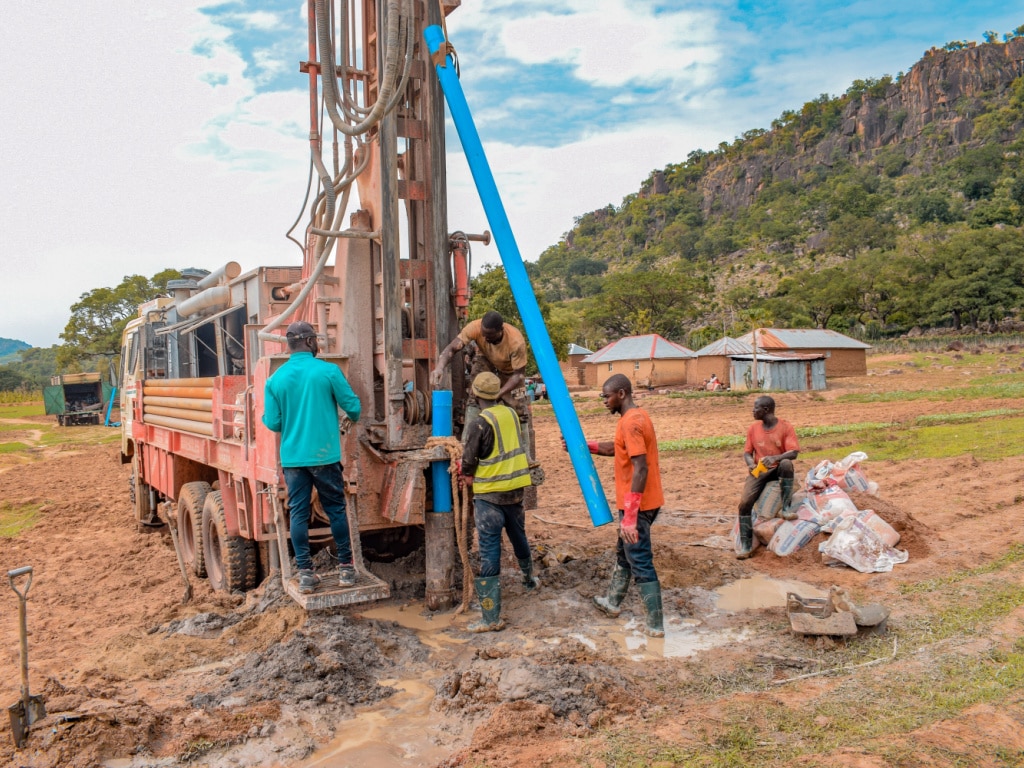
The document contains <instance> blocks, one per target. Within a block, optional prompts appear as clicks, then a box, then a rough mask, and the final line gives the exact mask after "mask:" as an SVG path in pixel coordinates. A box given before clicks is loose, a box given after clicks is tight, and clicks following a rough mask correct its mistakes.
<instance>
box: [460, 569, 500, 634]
mask: <svg viewBox="0 0 1024 768" xmlns="http://www.w3.org/2000/svg"><path fill="white" fill-rule="evenodd" d="M473 586H474V587H475V588H476V598H477V600H479V601H480V613H481V614H482V616H481V619H480V621H474V622H473V623H472V624H470V625H469V626H468V627H466V629H468V630H469V631H470V632H499V631H501V630H503V629H504V628H505V622H504V620H503V619H502V618H501V577H500V576H484V577H481V578H476V579H473Z"/></svg>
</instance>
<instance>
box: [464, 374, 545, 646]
mask: <svg viewBox="0 0 1024 768" xmlns="http://www.w3.org/2000/svg"><path fill="white" fill-rule="evenodd" d="M472 391H473V395H474V396H475V397H476V398H477V400H478V401H479V402H480V405H481V407H482V408H483V410H482V411H481V412H480V415H479V416H477V417H476V419H474V420H473V422H472V423H470V424H469V425H468V426H467V427H466V434H465V439H464V441H463V452H462V468H461V474H462V475H463V477H464V478H465V480H466V481H468V482H472V484H473V511H474V519H475V521H476V533H477V541H478V542H479V544H480V576H479V578H477V579H474V580H473V584H474V586H475V587H476V595H477V598H478V599H479V600H480V610H481V612H482V613H483V618H482V620H481V621H479V622H475V623H473V624H470V625H469V627H468V628H469V630H470V631H471V632H497V631H498V630H501V629H504V628H505V622H504V621H503V620H502V619H501V531H502V529H504V531H505V533H506V534H507V536H508V540H509V542H510V543H511V544H512V551H513V552H514V553H515V556H516V558H517V559H518V561H519V567H520V569H522V572H523V586H524V587H526V589H528V590H533V589H536V588H537V586H538V585H539V580H538V579H537V578H536V577H535V576H534V575H533V558H532V556H531V554H530V543H529V542H528V541H527V539H526V517H525V515H524V513H523V489H524V488H526V487H527V486H529V485H530V467H529V464H528V462H527V459H526V453H525V452H524V450H523V447H522V441H521V440H520V429H519V419H518V418H517V416H516V413H515V411H513V410H512V409H511V408H509V407H508V406H507V405H505V404H504V403H502V402H500V401H499V398H500V396H501V381H500V380H499V379H498V377H497V376H496V375H495V374H493V373H490V372H488V371H485V372H483V373H479V374H477V376H476V378H474V379H473V385H472Z"/></svg>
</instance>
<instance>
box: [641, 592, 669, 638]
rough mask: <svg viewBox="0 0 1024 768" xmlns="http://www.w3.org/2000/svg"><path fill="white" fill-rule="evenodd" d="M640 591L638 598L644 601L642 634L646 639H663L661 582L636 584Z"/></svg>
mask: <svg viewBox="0 0 1024 768" xmlns="http://www.w3.org/2000/svg"><path fill="white" fill-rule="evenodd" d="M637 587H638V588H639V589H640V597H642V598H643V601H644V613H645V614H646V616H645V621H644V633H645V634H646V635H647V636H648V637H664V636H665V623H664V613H663V611H662V608H661V582H660V581H645V582H644V583H643V584H637Z"/></svg>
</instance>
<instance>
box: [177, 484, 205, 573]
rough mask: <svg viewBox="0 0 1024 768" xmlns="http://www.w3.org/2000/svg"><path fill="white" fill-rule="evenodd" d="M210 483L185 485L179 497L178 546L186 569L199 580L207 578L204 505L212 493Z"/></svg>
mask: <svg viewBox="0 0 1024 768" xmlns="http://www.w3.org/2000/svg"><path fill="white" fill-rule="evenodd" d="M210 490H211V486H210V484H209V483H204V482H195V483H185V484H184V485H183V486H181V494H180V495H179V496H178V544H179V545H180V546H181V556H182V558H183V559H184V560H185V568H187V569H188V570H189V571H190V572H191V573H193V574H195V575H196V576H198V577H199V578H203V577H204V576H206V560H205V559H204V557H203V504H205V503H206V497H207V495H208V494H209V493H210Z"/></svg>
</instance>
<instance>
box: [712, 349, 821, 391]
mask: <svg viewBox="0 0 1024 768" xmlns="http://www.w3.org/2000/svg"><path fill="white" fill-rule="evenodd" d="M756 359H757V378H756V379H755V378H754V360H755V357H754V355H752V354H751V355H734V356H732V357H731V358H730V359H729V380H730V382H731V384H730V385H729V388H730V389H732V390H739V389H759V390H782V391H785V392H801V391H804V390H809V389H825V387H826V383H825V356H824V355H820V354H810V355H769V354H766V353H758V355H757V358H756ZM755 382H756V387H755Z"/></svg>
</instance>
